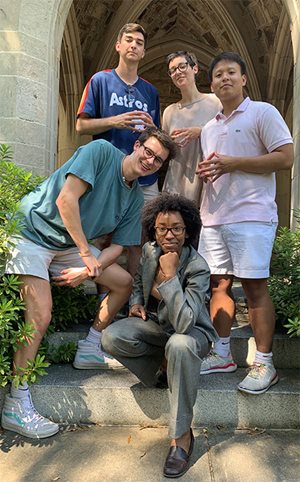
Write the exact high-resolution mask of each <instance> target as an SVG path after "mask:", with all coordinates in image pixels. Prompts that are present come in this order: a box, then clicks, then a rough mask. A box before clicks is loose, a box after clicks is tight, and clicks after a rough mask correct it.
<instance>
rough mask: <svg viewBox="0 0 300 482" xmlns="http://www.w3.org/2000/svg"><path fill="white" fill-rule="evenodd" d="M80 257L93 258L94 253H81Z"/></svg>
mask: <svg viewBox="0 0 300 482" xmlns="http://www.w3.org/2000/svg"><path fill="white" fill-rule="evenodd" d="M79 256H80V257H81V258H88V257H89V256H92V253H89V254H82V253H79Z"/></svg>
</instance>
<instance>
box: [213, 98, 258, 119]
mask: <svg viewBox="0 0 300 482" xmlns="http://www.w3.org/2000/svg"><path fill="white" fill-rule="evenodd" d="M250 102H251V100H250V98H249V97H246V98H245V99H244V100H243V102H241V103H240V105H239V106H238V107H237V108H236V109H234V110H233V111H232V112H231V114H230V116H229V117H231V116H232V115H233V114H234V113H235V112H244V111H245V110H246V109H247V107H248V105H249V104H250ZM223 118H224V114H223V113H222V111H220V112H218V113H217V115H216V119H217V120H220V119H223ZM227 119H228V117H227Z"/></svg>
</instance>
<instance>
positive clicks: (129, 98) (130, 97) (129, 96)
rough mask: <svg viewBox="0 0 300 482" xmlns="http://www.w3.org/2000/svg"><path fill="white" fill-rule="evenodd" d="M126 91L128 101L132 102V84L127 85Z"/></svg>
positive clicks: (133, 91) (133, 97)
mask: <svg viewBox="0 0 300 482" xmlns="http://www.w3.org/2000/svg"><path fill="white" fill-rule="evenodd" d="M126 92H127V99H128V102H132V103H133V102H134V101H135V88H134V87H133V85H127V89H126Z"/></svg>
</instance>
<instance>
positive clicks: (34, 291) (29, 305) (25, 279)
mask: <svg viewBox="0 0 300 482" xmlns="http://www.w3.org/2000/svg"><path fill="white" fill-rule="evenodd" d="M20 281H22V286H21V296H22V298H23V301H24V303H25V306H26V311H25V321H27V322H29V323H31V324H32V325H33V327H34V329H35V330H36V332H35V333H34V334H33V339H32V340H30V342H29V344H28V345H27V346H24V345H20V348H19V349H18V350H17V351H16V353H15V355H14V371H16V367H18V366H19V367H22V368H25V367H26V365H27V360H34V358H35V356H36V354H37V351H38V348H39V346H40V343H41V341H42V338H43V336H44V334H45V332H46V330H47V328H48V325H49V323H50V321H51V309H52V297H51V289H50V285H49V282H48V281H46V280H44V279H41V278H37V277H35V276H27V275H26V276H20Z"/></svg>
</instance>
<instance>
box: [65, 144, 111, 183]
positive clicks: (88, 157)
mask: <svg viewBox="0 0 300 482" xmlns="http://www.w3.org/2000/svg"><path fill="white" fill-rule="evenodd" d="M105 144H106V142H105V141H101V140H97V141H92V142H89V143H88V144H85V145H84V146H82V147H80V148H79V149H78V150H77V151H76V154H75V158H74V161H73V163H72V164H71V165H70V167H69V169H68V170H67V171H66V174H65V176H66V177H67V176H68V174H73V175H74V176H76V177H78V178H79V179H82V180H83V181H85V182H87V183H88V184H89V185H90V189H94V187H95V180H96V176H98V175H99V173H101V170H102V169H104V168H105V165H106V163H107V159H108V156H107V150H106V145H105ZM108 146H109V144H108Z"/></svg>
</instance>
